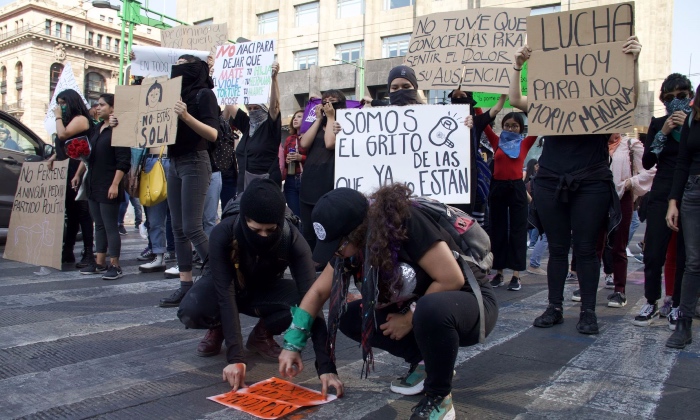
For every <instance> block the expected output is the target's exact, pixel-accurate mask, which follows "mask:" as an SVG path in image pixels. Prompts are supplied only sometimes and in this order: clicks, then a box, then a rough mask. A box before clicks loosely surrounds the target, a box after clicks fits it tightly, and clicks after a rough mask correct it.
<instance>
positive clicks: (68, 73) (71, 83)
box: [44, 62, 90, 135]
mask: <svg viewBox="0 0 700 420" xmlns="http://www.w3.org/2000/svg"><path fill="white" fill-rule="evenodd" d="M66 89H73V90H74V91H76V92H78V94H79V95H80V98H82V100H83V102H84V103H85V106H86V107H88V108H90V105H88V101H87V100H86V99H85V96H83V88H82V87H80V85H79V84H78V82H77V81H76V80H75V75H74V74H73V68H72V67H71V65H70V62H67V63H66V64H65V66H64V67H63V71H62V72H61V77H59V78H58V83H56V90H54V92H53V96H52V97H51V102H50V103H49V110H48V112H47V113H46V118H44V128H45V129H46V132H47V133H49V135H51V134H54V133H56V114H54V112H53V110H54V108H56V96H58V94H59V93H61V92H63V91H64V90H66Z"/></svg>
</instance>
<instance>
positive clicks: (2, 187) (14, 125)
mask: <svg viewBox="0 0 700 420" xmlns="http://www.w3.org/2000/svg"><path fill="white" fill-rule="evenodd" d="M8 131H9V133H8ZM0 132H1V133H0V136H3V137H5V138H6V136H9V138H10V139H11V141H7V140H5V138H2V139H0V143H4V145H5V146H7V147H2V144H0V242H5V240H6V239H7V230H8V228H9V226H10V214H11V213H12V203H13V202H14V197H15V193H16V192H17V182H18V180H19V173H20V170H21V169H22V163H24V162H38V161H41V160H45V159H48V158H49V157H50V156H51V155H53V153H54V147H53V146H52V145H50V144H46V143H44V141H43V140H41V138H40V137H39V136H37V135H36V133H34V132H33V131H32V130H30V129H29V128H27V126H25V125H24V124H22V123H21V122H19V120H18V119H16V118H15V117H13V116H12V115H10V114H8V113H6V112H3V111H0ZM10 145H11V148H9V147H10ZM15 145H16V146H15ZM16 149H19V150H16Z"/></svg>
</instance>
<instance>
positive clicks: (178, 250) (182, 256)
mask: <svg viewBox="0 0 700 420" xmlns="http://www.w3.org/2000/svg"><path fill="white" fill-rule="evenodd" d="M210 179H211V163H210V162H209V153H208V152H207V151H206V150H202V151H199V152H192V153H188V154H186V155H183V156H177V157H172V156H171V157H170V170H168V202H169V205H170V216H171V217H172V221H173V234H174V235H175V254H176V255H177V265H178V268H179V270H180V272H181V273H186V272H190V271H192V245H194V248H195V249H196V250H197V253H198V254H199V256H200V257H201V258H202V260H205V259H206V258H207V257H208V256H209V238H208V237H207V234H206V233H204V228H203V225H202V216H203V214H204V200H205V199H206V197H207V190H208V189H209V180H210Z"/></svg>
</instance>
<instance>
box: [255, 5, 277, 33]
mask: <svg viewBox="0 0 700 420" xmlns="http://www.w3.org/2000/svg"><path fill="white" fill-rule="evenodd" d="M279 15H280V13H279V11H278V10H273V11H272V12H267V13H261V14H259V15H258V34H259V35H263V34H271V33H273V32H277V25H278V22H279Z"/></svg>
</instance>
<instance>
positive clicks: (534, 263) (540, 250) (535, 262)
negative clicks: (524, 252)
mask: <svg viewBox="0 0 700 420" xmlns="http://www.w3.org/2000/svg"><path fill="white" fill-rule="evenodd" d="M535 231H537V229H535ZM548 247H549V242H547V235H546V234H544V233H543V234H542V236H540V238H539V239H538V240H537V243H536V244H535V249H533V250H532V255H530V267H535V268H539V266H540V261H541V260H542V254H544V251H545V249H547V248H548Z"/></svg>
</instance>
